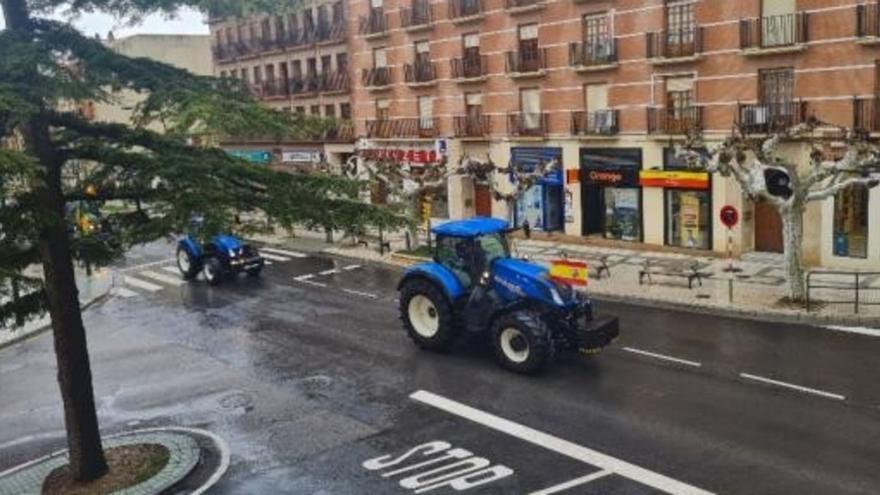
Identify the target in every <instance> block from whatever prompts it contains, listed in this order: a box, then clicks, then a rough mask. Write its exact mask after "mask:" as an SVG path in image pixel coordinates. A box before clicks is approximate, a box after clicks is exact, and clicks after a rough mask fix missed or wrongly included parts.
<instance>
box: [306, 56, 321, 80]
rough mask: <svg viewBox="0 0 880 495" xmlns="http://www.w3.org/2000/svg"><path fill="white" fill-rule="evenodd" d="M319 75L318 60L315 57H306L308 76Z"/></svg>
mask: <svg viewBox="0 0 880 495" xmlns="http://www.w3.org/2000/svg"><path fill="white" fill-rule="evenodd" d="M316 75H318V60H317V59H316V58H314V57H310V58H308V59H306V77H315V76H316Z"/></svg>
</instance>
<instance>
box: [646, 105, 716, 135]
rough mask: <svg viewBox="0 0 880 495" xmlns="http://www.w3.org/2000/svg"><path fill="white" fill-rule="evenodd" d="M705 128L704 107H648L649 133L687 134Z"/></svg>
mask: <svg viewBox="0 0 880 495" xmlns="http://www.w3.org/2000/svg"><path fill="white" fill-rule="evenodd" d="M702 129H703V108H702V107H696V106H690V107H683V108H648V134H665V135H685V134H690V133H692V132H699V131H701V130H702Z"/></svg>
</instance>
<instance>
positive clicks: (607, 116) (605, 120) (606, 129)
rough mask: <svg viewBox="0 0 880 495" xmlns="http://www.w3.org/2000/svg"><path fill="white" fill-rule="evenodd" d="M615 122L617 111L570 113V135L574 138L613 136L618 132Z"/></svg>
mask: <svg viewBox="0 0 880 495" xmlns="http://www.w3.org/2000/svg"><path fill="white" fill-rule="evenodd" d="M617 122H618V111H617V110H597V111H595V112H584V111H575V112H571V133H572V135H575V136H614V135H616V134H617V133H618V132H620V129H619V128H618V126H617Z"/></svg>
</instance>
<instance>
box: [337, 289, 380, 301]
mask: <svg viewBox="0 0 880 495" xmlns="http://www.w3.org/2000/svg"><path fill="white" fill-rule="evenodd" d="M342 292H348V293H349V294H354V295H356V296H363V297H369V298H370V299H378V298H379V296H377V295H376V294H371V293H369V292H362V291H359V290H354V289H342Z"/></svg>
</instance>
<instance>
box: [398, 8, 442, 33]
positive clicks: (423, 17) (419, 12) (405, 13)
mask: <svg viewBox="0 0 880 495" xmlns="http://www.w3.org/2000/svg"><path fill="white" fill-rule="evenodd" d="M433 22H434V16H433V13H432V11H431V4H430V3H428V0H413V2H412V7H410V8H401V9H400V27H402V28H403V30H404V31H408V32H411V33H412V32H416V31H422V30H426V29H431V27H432V25H433Z"/></svg>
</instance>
